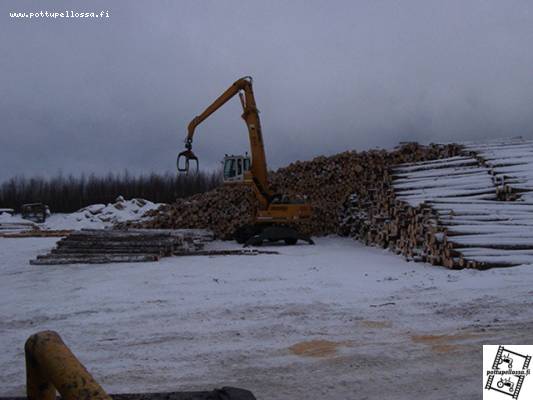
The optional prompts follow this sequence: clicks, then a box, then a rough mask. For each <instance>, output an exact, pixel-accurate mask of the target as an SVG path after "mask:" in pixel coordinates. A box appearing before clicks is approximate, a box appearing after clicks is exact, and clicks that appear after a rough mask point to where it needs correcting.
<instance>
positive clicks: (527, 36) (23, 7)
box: [0, 0, 533, 179]
mask: <svg viewBox="0 0 533 400" xmlns="http://www.w3.org/2000/svg"><path fill="white" fill-rule="evenodd" d="M40 10H43V11H49V12H54V11H59V12H62V11H63V10H72V11H74V12H81V11H84V12H85V11H89V12H90V11H96V12H100V11H101V10H105V11H109V18H101V19H97V20H95V19H72V18H70V19H67V18H63V19H55V20H54V19H32V20H28V19H13V18H10V16H9V12H10V11H11V12H38V11H40ZM0 12H1V15H0V21H1V22H0V51H1V55H0V71H1V74H0V88H1V96H0V123H1V135H0V179H5V178H8V177H10V176H12V175H14V174H22V173H23V174H26V175H32V174H45V175H47V174H55V173H57V172H58V171H62V172H63V173H65V174H68V173H74V174H79V173H81V172H82V171H84V172H96V173H106V172H108V171H115V172H116V171H122V170H124V169H125V168H128V169H129V170H130V171H132V172H136V173H138V172H152V171H155V172H165V171H172V172H174V171H175V158H176V153H177V152H178V151H181V150H182V147H183V139H184V137H185V134H186V126H187V124H188V122H189V121H190V120H191V119H192V118H193V117H194V116H195V115H197V114H199V113H200V112H201V111H202V110H203V109H204V108H205V107H206V106H207V105H208V104H209V103H210V102H211V101H212V100H214V99H215V98H216V97H217V96H218V95H219V94H220V93H222V91H223V90H225V89H226V88H227V87H228V86H229V85H230V84H231V83H232V82H233V81H235V80H236V79H237V78H240V77H241V76H244V75H252V76H253V78H254V90H255V94H256V100H257V103H258V107H259V109H260V111H261V118H262V126H263V133H264V140H265V144H266V153H267V159H268V161H269V165H270V167H271V168H276V167H279V166H283V165H285V164H287V163H289V162H291V161H294V160H297V159H300V160H304V159H309V158H312V157H313V156H316V155H319V154H332V153H335V152H340V151H343V150H347V149H359V150H363V149H368V148H372V147H376V146H379V147H386V148H391V147H394V146H395V145H396V144H397V143H398V142H400V141H412V140H416V141H424V142H426V141H454V140H467V139H482V138H485V137H505V136H519V135H521V136H525V137H530V138H533V112H532V107H533V2H531V1H529V0H523V1H520V0H506V1H502V0H494V1H482V0H471V1H467V0H457V1H456V0H436V1H432V0H402V1H392V0H390V1H386V0H383V1H381V0H368V1H354V0H351V1H326V0H323V1H311V0H301V1H300V0H282V1H276V0H268V1H265V0H261V1H251V0H246V1H244V0H242V1H233V0H232V1H230V0H212V1H202V0H190V1H189V0H172V1H162V0H156V1H134V0H126V1H123V0H112V1H111V0H108V1H97V0H95V1H90V2H89V1H73V0H69V1H50V0H49V1H44V0H38V1H23V0H2V2H1V3H0ZM248 148H249V144H248V137H247V131H246V128H245V125H244V123H243V121H242V120H241V119H240V104H239V102H238V99H237V98H235V99H233V100H232V101H231V102H230V103H228V104H227V105H226V106H225V107H224V108H222V109H220V110H219V111H218V113H217V114H215V115H213V116H212V117H211V118H210V119H208V120H207V121H206V122H204V123H203V124H202V125H201V126H200V127H198V129H197V133H196V136H195V146H194V150H195V152H196V154H197V155H198V156H199V158H200V166H201V167H204V168H213V167H214V166H215V165H217V162H218V161H219V160H221V159H222V157H223V156H224V153H235V154H238V153H244V152H245V151H247V150H248Z"/></svg>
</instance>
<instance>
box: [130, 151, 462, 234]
mask: <svg viewBox="0 0 533 400" xmlns="http://www.w3.org/2000/svg"><path fill="white" fill-rule="evenodd" d="M459 151H460V146H458V145H453V144H450V145H430V146H422V145H419V144H416V143H406V144H403V145H402V146H400V147H399V148H397V149H395V150H393V151H386V150H371V151H365V152H355V151H348V152H344V153H340V154H337V155H334V156H331V157H317V158H315V159H313V160H311V161H305V162H301V161H298V162H295V163H292V164H290V165H289V166H287V167H285V168H281V169H279V170H278V171H276V172H273V173H271V174H270V181H271V184H272V186H273V188H274V190H275V191H276V192H277V193H282V194H284V195H288V196H289V197H290V198H293V199H297V198H306V199H307V201H309V202H310V203H311V205H312V207H313V217H312V218H311V219H310V220H309V221H306V222H303V223H301V224H300V225H299V226H298V228H299V230H300V231H302V232H303V233H306V234H309V235H326V234H335V233H342V232H345V233H346V231H347V228H346V227H341V225H340V223H339V221H340V220H341V218H342V216H343V211H344V208H345V207H344V204H345V202H346V199H347V197H348V196H349V195H351V194H352V193H354V191H355V193H357V199H358V207H359V208H361V209H364V210H368V212H369V213H370V214H369V215H370V217H371V218H372V219H379V218H380V216H379V215H378V214H379V213H380V212H381V205H382V203H384V204H389V203H390V202H391V201H392V200H393V196H394V192H393V191H392V189H391V177H390V173H389V167H390V166H391V165H393V164H396V163H402V162H415V161H421V160H431V159H435V158H443V157H449V156H453V155H456V154H458V152H459ZM256 209H257V203H256V200H255V197H254V195H253V192H252V191H251V189H250V188H248V187H247V186H245V185H235V184H233V185H227V186H223V187H220V188H218V189H215V190H213V191H211V192H207V193H203V194H198V195H195V196H192V197H190V198H187V199H178V200H177V201H176V202H175V203H174V204H170V205H166V206H163V207H161V208H159V209H158V210H156V211H152V212H149V213H148V214H146V216H148V217H151V219H150V220H149V221H143V222H139V223H127V224H125V226H137V227H142V228H159V229H162V228H163V229H176V228H201V229H211V230H212V231H213V232H214V233H215V235H216V236H217V237H218V238H222V239H230V238H231V237H232V234H233V232H234V231H235V230H236V228H238V227H240V226H242V225H246V224H250V223H253V221H254V213H255V210H256ZM122 226H124V225H122Z"/></svg>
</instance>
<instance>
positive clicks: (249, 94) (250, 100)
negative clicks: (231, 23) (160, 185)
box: [177, 76, 270, 194]
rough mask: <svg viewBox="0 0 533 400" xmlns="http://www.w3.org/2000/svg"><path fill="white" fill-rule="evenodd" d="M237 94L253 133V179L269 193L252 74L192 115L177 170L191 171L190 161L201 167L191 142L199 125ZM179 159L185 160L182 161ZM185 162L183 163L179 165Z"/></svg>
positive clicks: (251, 147) (251, 133)
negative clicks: (200, 111) (201, 110)
mask: <svg viewBox="0 0 533 400" xmlns="http://www.w3.org/2000/svg"><path fill="white" fill-rule="evenodd" d="M236 94H239V98H240V100H241V105H242V109H243V113H242V115H241V117H242V118H243V119H244V121H245V123H246V126H247V128H248V134H249V137H250V150H251V156H252V165H251V167H250V170H251V173H252V177H253V179H254V182H255V183H256V185H257V186H258V189H259V191H260V192H262V193H265V194H270V190H269V185H268V171H267V165H266V157H265V147H264V144H263V134H262V131H261V123H260V120H259V110H258V109H257V106H256V104H255V98H254V93H253V90H252V78H251V77H249V76H246V77H244V78H241V79H239V80H237V81H235V82H234V83H233V84H232V85H231V86H230V87H229V88H228V89H227V90H226V91H225V92H224V93H222V94H221V95H220V96H219V97H218V98H217V99H216V100H215V101H214V102H213V103H211V105H210V106H209V107H207V108H206V109H205V110H204V111H203V112H202V113H201V114H200V115H197V116H196V117H194V118H193V119H192V121H191V122H190V123H189V126H188V132H187V138H186V139H185V151H182V152H181V153H179V154H178V160H177V164H178V171H180V172H188V170H189V161H196V163H197V167H198V157H196V155H195V154H194V153H193V151H192V142H193V137H194V133H195V130H196V127H197V126H198V125H200V124H201V123H202V122H203V121H205V120H206V119H207V118H208V117H209V116H210V115H211V114H213V113H214V112H215V111H217V110H218V109H219V108H220V107H222V106H223V105H224V104H226V103H227V102H228V101H229V100H230V99H232V98H233V96H235V95H236ZM180 160H183V162H181V161H180ZM180 164H182V165H183V167H181V166H180Z"/></svg>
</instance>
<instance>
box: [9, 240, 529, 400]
mask: <svg viewBox="0 0 533 400" xmlns="http://www.w3.org/2000/svg"><path fill="white" fill-rule="evenodd" d="M316 242H317V244H316V245H315V246H308V245H298V246H291V247H285V246H281V245H280V246H276V247H274V248H272V247H270V248H269V249H274V250H277V251H279V252H280V254H279V255H258V256H216V257H198V256H197V257H173V258H165V259H163V260H162V261H160V262H157V263H138V264H107V265H70V266H46V267H44V266H31V265H29V263H28V260H30V259H31V258H34V257H35V256H36V255H37V254H41V253H44V252H46V251H47V250H49V249H50V248H51V247H53V245H54V243H55V239H52V238H25V239H5V238H3V239H0V254H2V257H1V258H0V337H1V338H2V339H1V345H0V368H1V370H2V373H1V374H0V388H1V390H0V395H23V394H24V390H25V388H24V382H25V381H24V380H25V373H24V352H23V346H24V341H25V340H26V338H27V337H28V336H29V335H30V334H32V333H34V332H37V331H40V330H44V329H53V330H56V331H58V332H59V333H60V334H61V335H62V337H63V339H64V340H65V342H66V343H67V344H68V345H69V346H70V347H71V348H72V350H73V351H74V353H75V354H76V355H77V356H78V357H79V358H80V359H81V361H82V362H83V363H84V364H85V365H86V366H87V368H88V369H89V370H90V371H91V372H92V373H93V375H94V376H95V377H96V379H97V380H98V381H99V382H100V383H101V384H102V385H103V386H104V388H105V389H106V390H108V391H109V392H112V393H117V392H149V391H175V390H196V389H212V388H214V387H219V386H221V385H233V386H240V387H244V388H248V389H250V390H252V391H253V393H254V394H255V395H256V396H257V397H258V398H259V399H299V398H307V399H324V398H335V399H356V398H357V399H380V400H381V399H411V398H412V397H413V396H416V397H417V398H423V399H451V398H461V399H478V398H481V393H482V372H483V371H482V347H481V345H482V344H509V343H513V344H531V341H532V339H531V329H532V328H533V307H532V305H533V300H532V298H533V297H532V295H533V288H532V287H531V282H532V281H533V268H531V267H514V268H508V269H493V270H488V271H476V270H462V271H450V270H447V269H445V268H441V267H433V266H430V265H426V264H421V263H417V264H413V263H407V262H405V261H403V260H402V259H401V258H399V257H397V256H395V255H393V254H391V253H389V252H387V251H383V250H379V249H374V248H367V247H365V246H363V245H361V244H359V243H357V242H354V241H352V240H349V239H342V238H337V237H327V238H318V239H317V240H316ZM216 245H217V246H220V247H224V248H227V247H231V246H234V245H232V244H230V243H220V242H219V243H217V244H216Z"/></svg>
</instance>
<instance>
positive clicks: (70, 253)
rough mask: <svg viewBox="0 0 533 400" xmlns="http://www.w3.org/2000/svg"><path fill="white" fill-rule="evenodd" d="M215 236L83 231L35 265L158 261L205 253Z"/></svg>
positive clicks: (194, 232)
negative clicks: (173, 256)
mask: <svg viewBox="0 0 533 400" xmlns="http://www.w3.org/2000/svg"><path fill="white" fill-rule="evenodd" d="M212 239H213V237H212V234H210V233H209V232H206V231H200V230H178V231H172V230H142V229H137V230H135V229H133V230H106V229H83V230H81V231H75V232H73V233H71V234H70V235H69V236H67V237H66V238H64V239H61V240H60V241H59V242H58V243H57V246H56V248H54V249H52V251H51V252H50V253H49V254H45V255H40V256H37V258H36V259H35V260H31V261H30V264H34V265H58V264H78V263H83V264H101V263H116V262H142V261H158V260H159V259H160V258H161V257H168V256H172V255H174V254H190V253H194V252H197V251H202V250H203V248H204V245H205V243H206V242H209V241H211V240H212Z"/></svg>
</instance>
